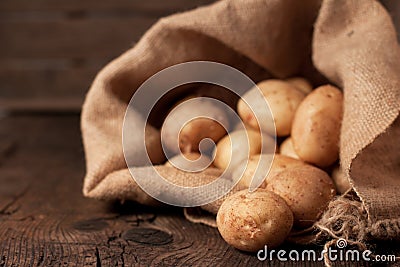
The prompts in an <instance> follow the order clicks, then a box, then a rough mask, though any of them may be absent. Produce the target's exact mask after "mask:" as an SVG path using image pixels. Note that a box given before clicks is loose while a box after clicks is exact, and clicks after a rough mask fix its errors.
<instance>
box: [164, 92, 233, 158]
mask: <svg viewBox="0 0 400 267" xmlns="http://www.w3.org/2000/svg"><path fill="white" fill-rule="evenodd" d="M188 99H189V101H191V102H190V103H191V104H189V103H187V104H185V103H182V104H181V105H179V106H177V107H176V108H175V109H173V110H172V111H171V112H170V114H169V115H168V117H167V118H166V119H165V121H164V124H163V126H162V131H161V135H162V141H163V143H164V145H165V146H166V147H167V148H168V149H169V150H170V151H172V152H175V153H179V152H184V153H189V152H197V151H199V143H200V141H201V140H203V139H205V138H210V139H212V140H213V141H214V142H217V141H218V140H219V139H221V138H222V137H223V136H224V135H225V134H226V130H225V128H224V126H225V127H226V128H227V129H228V127H229V122H228V118H227V116H226V114H225V112H224V110H222V109H221V108H219V107H218V106H216V105H214V104H213V103H212V102H211V101H209V100H207V99H201V98H200V99H192V98H188ZM193 105H195V108H194V107H193ZM205 116H206V117H209V118H206V117H205ZM176 139H178V146H179V147H178V146H177V145H176V143H177V140H176Z"/></svg>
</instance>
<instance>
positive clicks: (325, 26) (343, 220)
mask: <svg viewBox="0 0 400 267" xmlns="http://www.w3.org/2000/svg"><path fill="white" fill-rule="evenodd" d="M132 27H134V25H132ZM194 60H209V61H216V62H220V63H225V64H228V65H230V66H232V67H235V68H237V69H239V70H241V71H242V72H244V73H246V74H247V75H248V76H249V77H251V78H252V79H253V80H254V81H255V82H258V81H260V80H262V79H265V78H268V77H276V78H286V77H290V76H293V75H302V76H305V77H307V78H308V79H310V80H311V81H314V83H315V84H318V83H321V82H322V81H323V79H324V78H321V77H322V76H321V74H323V75H324V77H325V78H327V79H328V80H329V82H330V83H333V84H336V85H337V86H339V87H340V88H342V89H343V91H344V101H345V103H344V118H343V125H342V129H341V141H340V147H341V152H340V162H341V165H342V167H343V169H344V171H345V174H346V176H347V177H348V178H349V179H350V182H351V184H352V186H353V189H354V192H356V194H355V195H354V196H353V197H351V198H349V197H341V198H339V199H337V200H335V201H333V202H332V203H331V205H330V207H329V209H328V211H327V212H326V213H325V215H324V217H323V218H322V219H321V221H320V222H319V223H317V225H316V226H317V227H318V228H319V229H320V230H322V231H323V232H325V233H328V234H329V235H330V236H333V237H336V238H337V237H345V238H347V239H351V240H355V241H364V240H366V239H369V238H373V239H393V238H395V239H399V238H400V230H399V226H400V197H399V192H400V146H399V137H400V126H399V124H400V122H399V118H398V117H399V110H400V51H399V46H398V42H397V39H396V32H395V29H394V26H393V24H392V21H391V19H390V16H389V15H388V13H387V12H386V10H385V9H384V8H383V7H382V6H381V5H380V4H379V3H378V2H376V1H373V0H350V1H349V0H325V1H317V0H306V1H298V0H269V1H263V0H232V1H220V2H216V3H215V4H212V5H210V6H206V7H201V8H198V9H195V10H193V11H189V12H185V13H181V14H176V15H173V16H169V17H167V18H163V19H161V20H160V21H158V22H157V23H156V24H155V25H154V26H153V27H152V28H151V29H150V30H149V31H148V32H147V33H146V34H145V35H144V36H143V37H142V39H141V40H140V41H139V42H138V43H137V44H136V45H135V46H134V47H133V48H132V49H130V50H128V51H127V52H125V53H124V54H123V55H121V56H120V57H119V58H117V59H115V60H114V61H112V62H111V63H110V64H108V65H107V66H106V67H105V68H104V69H103V70H101V71H100V72H99V74H98V75H97V77H96V79H95V80H94V82H93V84H92V86H91V88H90V91H89V93H88V95H87V97H86V101H85V103H84V105H83V110H82V121H81V122H82V125H81V126H82V135H83V143H84V148H85V152H86V162H87V174H86V177H85V179H84V187H83V193H84V195H85V196H87V197H90V198H97V199H105V200H116V199H118V200H134V201H137V202H139V203H142V204H146V205H156V204H158V203H157V202H156V201H155V200H154V199H153V198H151V197H150V196H148V195H146V193H144V192H143V191H142V190H141V189H140V187H139V186H138V185H137V184H136V183H135V182H134V180H133V179H132V177H131V175H130V173H129V171H128V169H127V166H126V163H125V160H124V156H123V150H122V123H123V118H124V114H125V111H126V108H127V104H128V102H129V100H130V98H131V97H132V95H133V94H134V92H135V90H136V89H137V88H138V87H139V86H140V85H141V84H142V83H143V82H144V81H145V80H146V79H147V78H149V77H150V76H151V75H153V74H155V73H156V72H158V71H160V70H162V69H164V68H166V67H169V66H172V65H174V64H177V63H182V62H188V61H194ZM162 90H164V89H163V88H160V94H161V93H162V92H163V91H162ZM137 117H138V118H137V119H138V122H139V121H141V120H142V118H141V117H140V114H139V113H138V114H137ZM141 123H142V122H141ZM150 128H151V126H150ZM151 130H152V131H151V132H153V133H155V134H154V136H156V135H157V129H155V128H151ZM154 136H153V139H154V138H155V137H154ZM136 141H137V142H142V140H141V138H140V135H138V139H137V140H136ZM139 152H140V151H138V152H137V153H138V155H139V154H140V153H139ZM143 164H144V163H143V162H142V161H141V159H140V158H139V157H138V159H137V164H136V165H137V166H138V168H146V167H141V166H142V165H143ZM157 168H158V169H160V170H163V171H162V172H163V173H164V174H165V175H166V176H170V177H180V178H173V180H174V179H175V181H176V179H178V180H179V179H184V180H187V181H193V184H199V182H198V180H203V179H204V177H205V176H207V177H208V179H209V178H210V176H208V174H189V173H187V174H185V173H183V174H180V175H178V176H177V175H176V171H175V170H174V171H171V169H167V168H168V167H157ZM142 173H143V175H145V173H146V171H143V172H142ZM146 179H149V180H151V179H152V177H146ZM206 180H207V179H206ZM160 190H162V188H160ZM220 203H221V201H217V202H215V203H211V204H209V205H207V206H205V207H203V208H205V209H206V210H208V211H211V212H213V213H215V212H216V211H217V210H218V207H219V205H220ZM197 219H198V218H197ZM197 221H201V220H197ZM211 224H212V223H211Z"/></svg>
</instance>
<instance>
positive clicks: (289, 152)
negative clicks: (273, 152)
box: [279, 137, 299, 159]
mask: <svg viewBox="0 0 400 267" xmlns="http://www.w3.org/2000/svg"><path fill="white" fill-rule="evenodd" d="M279 153H281V155H285V156H288V157H291V158H294V159H299V156H298V155H297V154H296V151H294V148H293V142H292V138H290V137H288V138H286V139H285V141H283V142H282V144H281V146H280V147H279Z"/></svg>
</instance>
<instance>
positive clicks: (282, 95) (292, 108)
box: [237, 79, 305, 136]
mask: <svg viewBox="0 0 400 267" xmlns="http://www.w3.org/2000/svg"><path fill="white" fill-rule="evenodd" d="M257 86H258V88H260V90H261V92H262V94H263V96H264V99H265V100H266V101H267V102H268V104H269V107H270V109H271V112H272V116H273V120H274V123H275V128H276V135H277V136H286V135H289V134H290V132H291V128H292V121H293V117H294V114H295V112H296V109H297V107H298V106H299V104H300V102H301V101H302V100H303V99H304V97H305V94H304V93H303V92H302V91H300V90H299V89H297V87H296V86H294V85H292V84H291V83H288V82H285V81H282V80H275V79H271V80H265V81H262V82H260V83H258V84H257ZM256 90H258V89H257V88H256V87H253V88H252V89H250V91H249V92H247V93H246V94H244V95H243V99H245V100H246V101H248V103H249V105H250V106H255V105H256V104H255V103H257V101H258V99H254V98H256V97H257V96H256V95H255V94H254V92H253V91H256ZM243 99H240V100H239V101H238V105H237V111H238V114H239V116H240V118H241V119H242V120H243V121H244V123H246V124H248V125H249V126H251V127H253V128H254V129H261V130H262V131H263V132H266V133H268V134H271V135H274V133H273V132H272V129H271V125H268V124H269V123H267V122H265V123H263V122H260V123H261V125H260V126H259V125H258V123H257V119H256V117H255V115H254V114H253V112H252V110H251V109H250V107H249V106H248V105H247V104H246V102H245V101H244V100H243ZM252 103H253V105H252ZM253 108H256V107H253ZM262 117H263V118H267V117H268V114H262Z"/></svg>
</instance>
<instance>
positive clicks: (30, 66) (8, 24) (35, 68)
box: [0, 0, 214, 111]
mask: <svg viewBox="0 0 400 267" xmlns="http://www.w3.org/2000/svg"><path fill="white" fill-rule="evenodd" d="M213 1H214V0H192V1H187V0H169V1H162V0H148V1H140V0H115V1H108V0H97V1H95V0H85V1H80V0H69V1H53V0H35V1H30V0H18V1H13V0H4V1H0V38H1V42H0V108H1V109H7V110H14V111H15V110H16V111H21V110H22V111H27V110H31V111H36V110H53V109H54V108H56V110H59V109H60V108H59V107H60V106H61V107H62V109H63V110H64V109H67V110H76V111H79V110H80V107H81V103H82V102H83V99H84V95H85V94H86V91H87V90H88V88H89V86H90V84H91V82H92V81H93V79H94V77H95V74H96V73H97V72H98V71H99V70H100V69H101V68H102V67H103V66H105V64H106V63H107V62H110V61H111V60H112V59H114V58H115V57H117V56H119V55H120V54H122V53H123V52H124V51H126V50H128V49H129V48H131V47H132V46H133V45H134V44H135V43H136V42H137V41H138V40H139V39H140V38H141V36H142V35H143V34H144V33H145V31H146V30H147V29H148V28H150V27H151V25H153V24H154V23H155V22H156V21H157V20H158V19H159V18H161V17H164V16H167V15H170V14H173V13H175V12H181V11H185V10H189V9H193V8H196V7H198V6H200V5H204V4H208V3H211V2H213ZM64 99H66V100H65V101H64ZM55 103H57V104H56V105H55Z"/></svg>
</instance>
